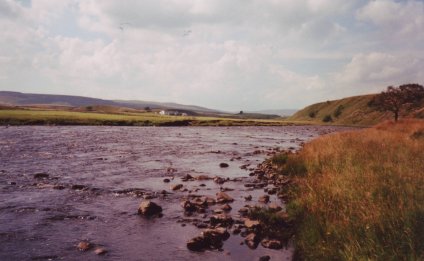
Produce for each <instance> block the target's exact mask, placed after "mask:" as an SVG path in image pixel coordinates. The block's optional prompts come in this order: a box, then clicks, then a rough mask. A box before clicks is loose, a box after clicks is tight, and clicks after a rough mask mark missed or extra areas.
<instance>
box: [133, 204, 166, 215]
mask: <svg viewBox="0 0 424 261" xmlns="http://www.w3.org/2000/svg"><path fill="white" fill-rule="evenodd" d="M161 213H162V207H161V206H159V205H158V204H156V203H154V202H152V201H149V200H146V201H143V202H141V204H140V206H139V207H138V214H140V215H143V216H146V217H150V216H154V215H158V214H161Z"/></svg>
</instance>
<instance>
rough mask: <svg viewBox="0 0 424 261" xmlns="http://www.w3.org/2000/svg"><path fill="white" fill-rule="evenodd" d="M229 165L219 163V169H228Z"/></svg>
mask: <svg viewBox="0 0 424 261" xmlns="http://www.w3.org/2000/svg"><path fill="white" fill-rule="evenodd" d="M229 166H230V165H228V163H224V162H223V163H219V167H221V168H228V167H229Z"/></svg>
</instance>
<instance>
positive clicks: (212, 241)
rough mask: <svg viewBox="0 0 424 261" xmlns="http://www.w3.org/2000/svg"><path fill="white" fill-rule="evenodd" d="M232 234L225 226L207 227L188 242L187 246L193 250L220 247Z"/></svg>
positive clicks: (198, 250)
mask: <svg viewBox="0 0 424 261" xmlns="http://www.w3.org/2000/svg"><path fill="white" fill-rule="evenodd" d="M229 237H230V234H229V233H228V231H227V230H226V229H225V228H222V227H218V228H215V229H206V230H204V231H203V232H202V234H201V235H200V236H197V237H195V238H193V239H191V240H189V241H188V242H187V248H188V249H189V250H191V251H197V252H200V251H204V250H206V249H219V248H221V247H222V245H223V242H222V241H224V240H227V239H228V238H229Z"/></svg>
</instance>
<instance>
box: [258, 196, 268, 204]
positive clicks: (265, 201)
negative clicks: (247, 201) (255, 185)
mask: <svg viewBox="0 0 424 261" xmlns="http://www.w3.org/2000/svg"><path fill="white" fill-rule="evenodd" d="M258 201H259V202H261V203H265V204H266V203H268V202H269V196H268V195H263V196H260V197H259V199H258Z"/></svg>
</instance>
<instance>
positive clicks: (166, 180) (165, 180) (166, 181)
mask: <svg viewBox="0 0 424 261" xmlns="http://www.w3.org/2000/svg"><path fill="white" fill-rule="evenodd" d="M163 182H165V183H169V182H171V180H170V179H163Z"/></svg>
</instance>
